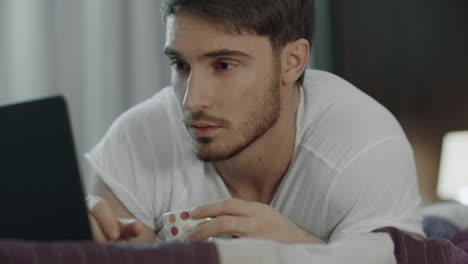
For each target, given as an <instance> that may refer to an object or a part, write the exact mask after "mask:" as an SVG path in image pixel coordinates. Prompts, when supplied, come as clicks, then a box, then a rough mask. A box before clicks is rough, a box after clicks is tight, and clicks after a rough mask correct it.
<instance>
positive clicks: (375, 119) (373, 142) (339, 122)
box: [300, 70, 408, 169]
mask: <svg viewBox="0 0 468 264" xmlns="http://www.w3.org/2000/svg"><path fill="white" fill-rule="evenodd" d="M302 90H303V96H304V98H303V100H304V103H303V109H302V111H303V115H302V118H301V119H302V120H301V121H300V122H301V123H302V124H301V125H302V128H301V137H302V140H301V144H302V146H303V147H304V148H306V149H308V150H309V151H312V152H314V153H315V154H317V155H319V156H321V157H323V158H324V159H326V160H328V162H329V163H330V165H331V166H334V167H335V168H334V169H340V168H343V166H346V164H349V162H350V161H351V160H353V159H355V158H356V157H357V155H360V154H362V153H364V152H365V151H366V150H370V149H372V148H374V147H376V146H378V145H379V144H383V143H385V142H389V141H392V140H395V139H397V140H403V141H404V142H405V144H408V143H407V142H406V141H407V139H406V136H405V134H404V132H403V130H402V128H401V126H400V124H399V123H398V121H397V120H396V118H395V117H394V116H393V115H392V114H391V113H390V112H389V111H388V110H387V109H386V108H385V107H383V106H382V105H381V104H379V103H378V102H377V101H375V100H374V99H372V98H371V97H370V96H368V95H367V94H365V93H364V92H362V91H360V90H359V89H358V88H356V87H355V86H354V85H352V84H351V83H349V82H347V81H346V80H344V79H342V78H340V77H338V76H336V75H334V74H331V73H327V72H323V71H314V70H312V71H308V72H307V73H306V78H305V81H304V87H303V89H302Z"/></svg>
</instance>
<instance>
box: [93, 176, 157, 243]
mask: <svg viewBox="0 0 468 264" xmlns="http://www.w3.org/2000/svg"><path fill="white" fill-rule="evenodd" d="M91 193H92V196H94V198H92V197H91V199H94V200H91V199H90V198H88V209H89V212H90V222H91V227H92V230H93V235H94V238H95V240H97V241H100V242H110V241H115V240H127V241H132V242H144V243H151V242H154V240H155V233H154V230H153V229H152V228H150V227H148V226H146V225H144V224H142V223H140V222H139V221H138V220H136V221H133V222H132V221H128V220H122V219H135V216H134V215H133V214H132V213H130V212H129V211H128V209H127V208H126V207H125V206H124V205H123V204H122V202H121V201H120V200H119V199H118V198H117V197H116V196H115V194H114V193H113V192H112V190H111V189H110V188H109V187H108V186H107V185H106V184H105V183H104V182H103V181H102V180H101V177H100V176H99V175H97V176H96V177H95V181H94V183H93V189H92V192H91ZM95 196H97V197H100V198H101V199H102V200H100V199H98V200H96V197H95Z"/></svg>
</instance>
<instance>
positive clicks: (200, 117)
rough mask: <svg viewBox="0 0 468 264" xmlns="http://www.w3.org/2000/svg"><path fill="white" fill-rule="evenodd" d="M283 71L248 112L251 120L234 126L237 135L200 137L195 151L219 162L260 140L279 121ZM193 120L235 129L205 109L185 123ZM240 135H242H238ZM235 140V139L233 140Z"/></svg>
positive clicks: (200, 156)
mask: <svg viewBox="0 0 468 264" xmlns="http://www.w3.org/2000/svg"><path fill="white" fill-rule="evenodd" d="M278 76H279V72H277V74H275V77H274V78H273V79H272V82H271V83H270V88H269V89H268V90H267V92H266V94H265V95H264V96H263V98H261V99H260V100H261V101H260V102H259V103H258V104H257V106H256V107H255V109H252V110H251V111H249V113H248V115H247V116H248V117H249V118H248V119H247V120H246V121H244V122H243V123H241V124H240V126H239V128H238V129H234V130H231V131H234V132H235V134H236V136H233V137H230V138H229V137H227V138H226V139H225V140H224V141H223V142H217V141H218V140H216V139H215V138H212V137H199V138H196V139H195V140H194V142H193V143H194V154H195V156H196V157H197V158H198V159H199V160H201V161H204V162H219V161H224V160H229V159H231V158H233V157H235V156H236V155H238V154H239V153H241V152H242V151H244V150H245V149H247V148H248V147H249V146H250V145H252V144H253V143H254V142H255V141H257V140H258V139H259V138H260V137H262V136H263V135H264V134H265V133H266V132H267V131H268V130H270V129H271V128H272V127H273V126H274V125H275V124H276V123H277V122H278V119H279V116H280V112H281V100H280V84H279V78H278ZM192 121H209V122H213V123H215V124H217V125H221V126H222V127H224V128H227V129H229V128H232V126H231V124H230V122H228V121H227V120H224V119H220V118H216V117H212V116H209V115H207V114H205V113H204V112H195V113H191V114H190V116H189V117H187V118H186V119H185V123H186V124H189V123H190V122H192ZM237 135H239V136H240V137H238V136H237ZM230 139H232V140H230Z"/></svg>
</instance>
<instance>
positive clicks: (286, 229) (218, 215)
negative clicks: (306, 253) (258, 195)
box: [187, 199, 324, 244]
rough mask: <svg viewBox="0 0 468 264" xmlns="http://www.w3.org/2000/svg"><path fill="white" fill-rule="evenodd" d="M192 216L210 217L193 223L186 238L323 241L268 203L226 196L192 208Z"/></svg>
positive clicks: (283, 241) (294, 241)
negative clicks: (225, 237)
mask: <svg viewBox="0 0 468 264" xmlns="http://www.w3.org/2000/svg"><path fill="white" fill-rule="evenodd" d="M191 217H192V218H193V219H201V218H207V217H211V218H214V219H213V220H212V221H209V222H206V223H204V224H201V225H199V226H197V227H196V228H195V229H194V231H193V232H192V233H191V234H190V235H189V236H188V237H187V239H188V240H204V239H208V238H210V237H215V236H220V235H223V234H224V235H226V234H229V235H234V236H236V237H250V238H261V239H268V240H275V241H279V242H282V243H291V244H292V243H324V242H323V241H321V240H320V239H318V238H317V237H315V236H313V235H311V234H309V233H308V232H306V231H304V230H302V229H300V228H299V227H298V226H296V225H295V224H294V223H292V222H291V221H289V219H288V218H286V217H285V216H283V215H282V214H280V213H279V212H278V211H277V210H275V209H274V208H272V207H271V206H269V205H266V204H263V203H258V202H250V201H244V200H239V199H229V200H225V201H221V202H215V203H212V204H207V205H204V206H200V207H197V208H194V209H193V210H192V212H191Z"/></svg>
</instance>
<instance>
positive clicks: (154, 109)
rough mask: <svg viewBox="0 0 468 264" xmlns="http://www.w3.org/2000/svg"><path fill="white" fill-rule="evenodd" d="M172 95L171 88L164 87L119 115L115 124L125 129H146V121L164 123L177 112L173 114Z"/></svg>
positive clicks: (173, 98) (148, 123) (147, 123)
mask: <svg viewBox="0 0 468 264" xmlns="http://www.w3.org/2000/svg"><path fill="white" fill-rule="evenodd" d="M174 100H175V97H174V93H173V89H172V88H171V87H166V88H164V89H162V90H161V91H159V92H158V93H156V94H155V95H153V96H152V97H151V98H148V99H146V100H145V101H143V102H141V103H138V104H137V105H135V106H133V107H131V108H129V109H128V110H127V111H125V112H124V113H123V114H121V115H120V116H119V117H118V118H117V119H116V121H115V124H117V125H120V126H125V127H133V126H138V127H140V128H141V127H142V126H143V127H146V126H148V125H150V124H151V123H150V122H148V121H166V120H168V119H169V118H171V117H172V116H174V115H177V114H178V113H177V112H174V111H173V110H174V109H173V108H174V102H173V101H174Z"/></svg>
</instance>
